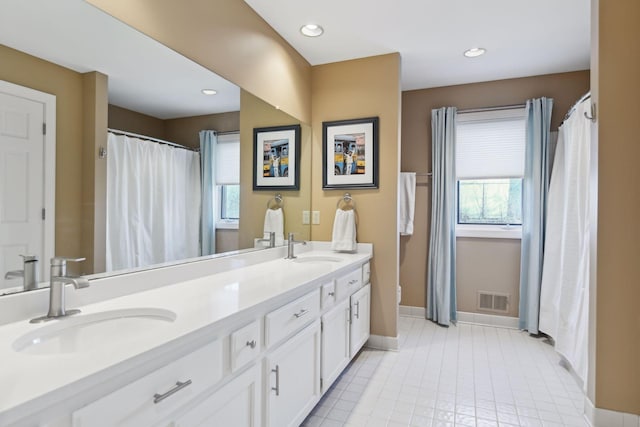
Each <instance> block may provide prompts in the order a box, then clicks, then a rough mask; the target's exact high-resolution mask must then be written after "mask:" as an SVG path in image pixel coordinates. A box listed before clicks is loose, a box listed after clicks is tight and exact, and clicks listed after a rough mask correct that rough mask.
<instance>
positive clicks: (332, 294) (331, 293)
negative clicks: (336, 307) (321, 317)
mask: <svg viewBox="0 0 640 427" xmlns="http://www.w3.org/2000/svg"><path fill="white" fill-rule="evenodd" d="M328 295H329V296H330V297H333V296H335V295H336V293H335V292H329V294H328Z"/></svg>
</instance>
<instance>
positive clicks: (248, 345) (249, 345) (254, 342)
mask: <svg viewBox="0 0 640 427" xmlns="http://www.w3.org/2000/svg"><path fill="white" fill-rule="evenodd" d="M247 347H251V348H256V340H251V341H247Z"/></svg>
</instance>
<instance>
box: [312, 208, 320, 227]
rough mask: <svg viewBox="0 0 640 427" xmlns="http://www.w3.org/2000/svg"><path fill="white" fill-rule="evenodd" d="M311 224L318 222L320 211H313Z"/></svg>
mask: <svg viewBox="0 0 640 427" xmlns="http://www.w3.org/2000/svg"><path fill="white" fill-rule="evenodd" d="M313 224H314V225H318V224H320V211H313Z"/></svg>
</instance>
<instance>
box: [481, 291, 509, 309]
mask: <svg viewBox="0 0 640 427" xmlns="http://www.w3.org/2000/svg"><path fill="white" fill-rule="evenodd" d="M477 308H478V310H479V311H491V312H493V313H508V312H509V295H508V294H500V293H496V292H487V291H478V305H477Z"/></svg>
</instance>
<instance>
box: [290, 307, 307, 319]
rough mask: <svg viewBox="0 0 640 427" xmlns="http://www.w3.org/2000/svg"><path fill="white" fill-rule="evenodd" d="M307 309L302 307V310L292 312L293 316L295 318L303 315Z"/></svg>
mask: <svg viewBox="0 0 640 427" xmlns="http://www.w3.org/2000/svg"><path fill="white" fill-rule="evenodd" d="M308 313H309V310H307V309H306V308H303V309H302V310H300V312H299V313H293V315H294V316H296V319H299V318H301V317H302V316H304V315H305V314H308Z"/></svg>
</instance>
